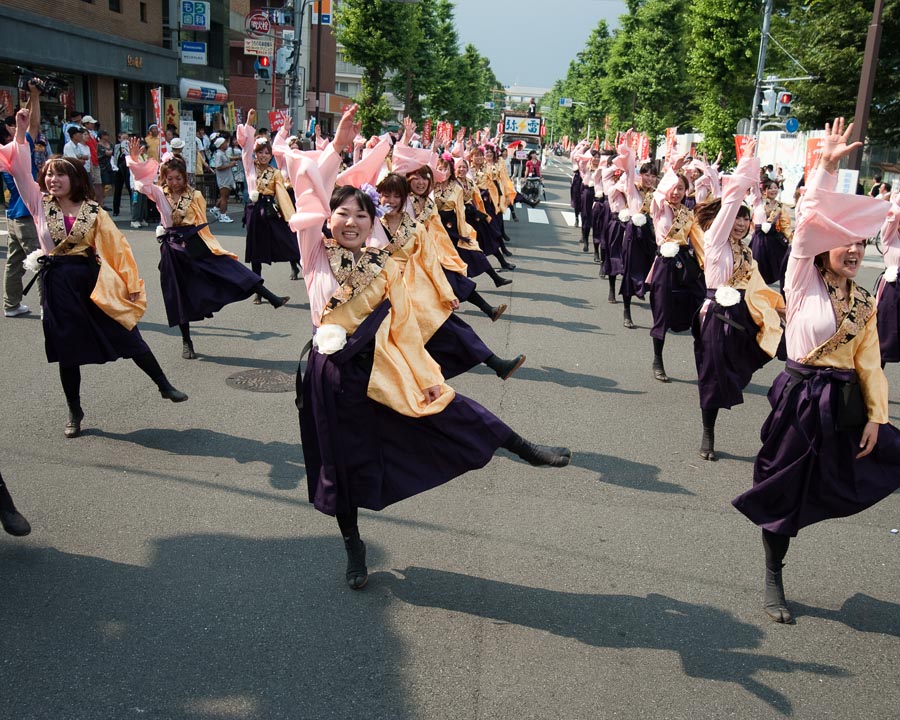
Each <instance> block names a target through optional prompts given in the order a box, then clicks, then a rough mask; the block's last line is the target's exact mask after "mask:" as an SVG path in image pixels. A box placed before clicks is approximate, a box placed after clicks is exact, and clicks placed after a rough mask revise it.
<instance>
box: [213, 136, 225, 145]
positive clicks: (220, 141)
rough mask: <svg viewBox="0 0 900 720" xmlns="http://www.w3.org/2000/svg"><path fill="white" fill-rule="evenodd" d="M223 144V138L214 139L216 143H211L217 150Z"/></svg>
mask: <svg viewBox="0 0 900 720" xmlns="http://www.w3.org/2000/svg"><path fill="white" fill-rule="evenodd" d="M224 144H225V138H223V137H220V138H216V141H215V142H214V143H213V145H215V146H216V147H217V148H220V147H222V146H223V145H224Z"/></svg>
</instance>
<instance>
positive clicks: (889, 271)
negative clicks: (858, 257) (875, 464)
mask: <svg viewBox="0 0 900 720" xmlns="http://www.w3.org/2000/svg"><path fill="white" fill-rule="evenodd" d="M29 257H31V256H30V255H29ZM884 281H885V282H889V283H892V282H897V266H896V265H889V266H888V267H886V268H885V269H884Z"/></svg>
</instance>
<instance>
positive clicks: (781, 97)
mask: <svg viewBox="0 0 900 720" xmlns="http://www.w3.org/2000/svg"><path fill="white" fill-rule="evenodd" d="M793 99H794V96H793V94H792V93H789V92H787V91H786V90H783V91H782V92H780V93H778V98H777V102H776V104H775V114H776V115H778V116H779V117H784V116H785V115H790V114H791V101H792V100H793Z"/></svg>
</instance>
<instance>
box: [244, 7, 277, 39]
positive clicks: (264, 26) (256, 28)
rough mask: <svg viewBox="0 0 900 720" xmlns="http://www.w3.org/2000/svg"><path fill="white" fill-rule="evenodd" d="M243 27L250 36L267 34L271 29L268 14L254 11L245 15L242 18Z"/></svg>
mask: <svg viewBox="0 0 900 720" xmlns="http://www.w3.org/2000/svg"><path fill="white" fill-rule="evenodd" d="M244 28H245V29H246V30H247V34H248V35H249V36H250V37H252V38H253V37H262V36H264V35H268V34H269V32H270V31H271V30H272V22H271V21H270V20H269V17H268V15H265V14H263V13H261V12H254V13H250V14H249V15H247V17H246V18H245V19H244Z"/></svg>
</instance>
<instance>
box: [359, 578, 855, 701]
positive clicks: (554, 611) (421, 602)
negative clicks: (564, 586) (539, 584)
mask: <svg viewBox="0 0 900 720" xmlns="http://www.w3.org/2000/svg"><path fill="white" fill-rule="evenodd" d="M395 573H396V574H392V573H382V572H378V573H373V574H372V575H371V583H373V584H374V583H377V584H379V585H384V586H386V587H387V588H388V589H389V590H390V591H391V593H393V595H394V596H396V597H397V598H398V599H400V600H402V601H403V602H406V603H409V604H410V605H417V606H421V607H429V608H441V609H444V610H450V611H452V612H458V613H466V614H469V615H474V616H476V617H483V618H488V619H490V620H495V621H500V622H506V623H511V624H513V625H519V626H522V627H526V628H534V629H536V630H540V631H543V632H548V633H552V634H554V635H558V636H560V637H567V638H573V639H575V640H577V641H579V642H582V643H584V644H585V645H591V646H594V647H607V648H619V649H633V648H647V649H650V650H671V651H673V652H676V653H678V655H679V656H680V658H681V666H682V668H683V670H684V673H685V674H686V675H687V676H688V677H692V678H702V679H704V680H715V681H718V682H728V683H735V684H737V685H740V686H741V687H742V688H744V689H745V690H746V691H747V692H749V693H751V694H752V695H754V696H756V697H757V698H759V699H760V700H762V701H763V702H764V703H766V704H767V705H768V706H769V707H770V708H772V709H774V710H776V711H778V712H779V713H781V714H783V715H791V714H793V705H792V703H791V701H790V699H789V698H788V697H786V696H785V695H784V694H782V693H780V692H779V691H778V690H776V689H775V688H772V687H770V686H768V685H766V684H765V683H764V682H763V681H761V680H759V679H758V678H757V677H756V676H757V674H759V673H764V672H781V673H794V672H807V673H814V674H816V675H821V676H826V677H845V676H847V675H848V674H849V673H848V672H847V671H846V670H845V669H843V668H840V667H835V666H833V665H824V664H816V663H802V662H794V661H791V660H786V659H784V658H780V657H774V656H772V655H760V654H757V653H753V652H744V651H745V650H753V649H754V648H758V647H759V646H760V644H761V642H762V639H763V631H762V630H760V629H759V628H758V627H756V626H755V625H750V624H749V623H745V622H741V621H740V620H738V619H737V618H735V617H733V616H732V615H731V614H730V613H728V612H725V611H724V610H720V609H719V608H716V607H712V606H711V605H697V604H692V603H686V602H682V601H680V600H675V599H674V598H670V597H666V596H665V595H659V594H656V593H651V594H649V595H647V596H646V597H640V596H632V595H588V594H581V593H568V592H560V591H557V590H545V589H543V588H533V587H526V586H523V585H513V584H510V583H505V582H499V581H496V580H486V579H483V578H477V577H471V576H469V575H461V574H458V573H452V572H446V571H442V570H432V569H429V568H421V567H408V568H406V569H405V570H403V571H402V572H400V571H395ZM649 677H652V673H648V678H649Z"/></svg>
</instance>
